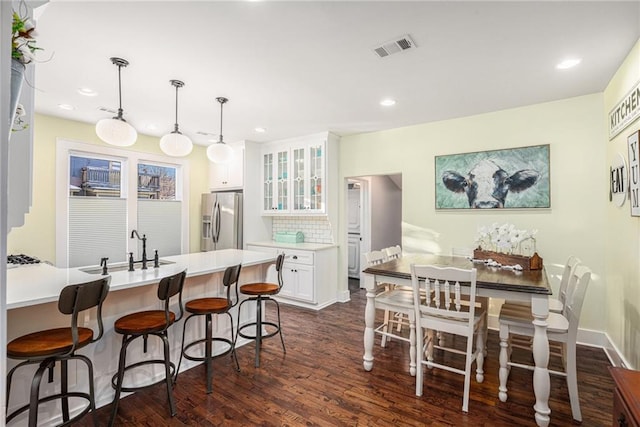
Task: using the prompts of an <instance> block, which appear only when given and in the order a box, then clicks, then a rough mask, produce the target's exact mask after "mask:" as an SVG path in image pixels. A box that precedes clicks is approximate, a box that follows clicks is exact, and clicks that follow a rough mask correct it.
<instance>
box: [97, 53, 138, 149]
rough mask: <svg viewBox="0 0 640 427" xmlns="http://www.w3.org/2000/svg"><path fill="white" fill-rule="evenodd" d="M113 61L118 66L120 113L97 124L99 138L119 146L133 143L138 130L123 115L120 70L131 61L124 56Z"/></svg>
mask: <svg viewBox="0 0 640 427" xmlns="http://www.w3.org/2000/svg"><path fill="white" fill-rule="evenodd" d="M111 62H113V64H114V65H115V66H117V67H118V100H119V107H118V115H117V116H116V117H114V118H112V119H102V120H100V121H99V122H98V123H97V124H96V134H97V135H98V138H100V139H101V140H103V141H104V142H106V143H107V144H111V145H117V146H119V147H128V146H129V145H133V143H134V142H136V139H138V132H136V130H135V129H134V127H133V126H131V125H130V124H129V123H127V122H126V120H125V119H124V117H122V81H121V78H120V71H121V69H122V67H126V66H127V65H129V61H127V60H125V59H122V58H111Z"/></svg>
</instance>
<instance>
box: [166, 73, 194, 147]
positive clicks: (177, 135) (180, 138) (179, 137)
mask: <svg viewBox="0 0 640 427" xmlns="http://www.w3.org/2000/svg"><path fill="white" fill-rule="evenodd" d="M169 83H171V85H172V86H174V87H175V88H176V123H175V125H174V129H173V132H171V133H168V134H166V135H165V136H163V137H162V138H161V139H160V149H161V150H162V151H163V152H164V153H165V154H166V155H168V156H173V157H182V156H186V155H187V154H189V153H191V150H193V142H191V139H189V137H188V136H185V135H183V134H182V132H180V130H179V129H178V88H181V87H182V86H184V83H183V82H181V81H180V80H170V81H169Z"/></svg>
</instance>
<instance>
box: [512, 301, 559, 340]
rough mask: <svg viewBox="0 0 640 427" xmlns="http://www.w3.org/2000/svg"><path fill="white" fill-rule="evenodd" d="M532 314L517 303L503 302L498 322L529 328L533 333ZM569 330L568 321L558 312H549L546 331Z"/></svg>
mask: <svg viewBox="0 0 640 427" xmlns="http://www.w3.org/2000/svg"><path fill="white" fill-rule="evenodd" d="M531 322H533V315H532V314H531V311H530V310H524V309H522V306H520V305H519V304H514V305H511V304H504V305H503V306H502V309H501V310H500V323H504V324H505V325H509V326H519V327H521V328H522V327H525V328H530V329H531V334H533V331H534V327H533V323H531ZM568 330H569V321H568V320H567V318H566V317H564V316H563V315H562V314H559V313H549V317H548V318H547V332H548V333H550V332H558V333H563V332H566V331H568Z"/></svg>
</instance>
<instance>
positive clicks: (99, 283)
mask: <svg viewBox="0 0 640 427" xmlns="http://www.w3.org/2000/svg"><path fill="white" fill-rule="evenodd" d="M110 280H111V277H109V276H107V277H103V278H101V279H99V280H94V281H92V282H87V283H82V284H76V285H69V286H66V287H65V288H63V289H62V291H61V292H60V297H59V298H58V310H59V311H60V313H62V314H66V315H70V316H71V326H70V327H68V328H55V329H47V330H44V331H40V332H33V333H31V334H28V335H23V336H21V337H19V338H16V339H14V340H12V341H11V342H10V343H9V344H8V345H7V357H9V358H11V359H20V360H24V362H21V363H19V364H18V365H16V366H15V367H14V368H13V369H11V370H10V371H9V374H8V375H7V402H6V403H7V408H9V393H10V391H11V380H12V378H13V374H14V372H15V371H16V370H17V369H18V368H20V367H22V366H26V365H30V364H39V366H38V369H37V370H36V372H35V374H34V376H33V379H32V381H31V394H30V397H29V403H28V404H26V405H24V406H22V407H20V408H18V409H16V410H15V411H13V412H12V413H10V414H8V415H7V419H6V422H7V423H8V422H9V421H11V420H13V419H14V418H15V417H16V416H17V415H18V414H21V413H23V412H24V411H26V410H27V409H28V410H29V427H36V426H37V425H38V406H39V405H40V404H41V403H44V402H49V401H52V400H60V401H61V404H62V420H63V423H62V424H60V425H69V424H71V423H73V422H74V421H77V420H79V419H80V418H81V417H83V416H84V415H86V414H87V413H88V412H89V411H94V410H95V408H96V403H95V394H94V386H93V364H92V363H91V360H90V359H89V358H88V357H86V356H84V355H81V354H76V351H77V350H79V349H81V348H83V347H85V346H87V345H89V344H91V343H94V342H96V341H98V340H99V339H100V338H102V334H103V332H104V328H103V326H102V303H103V302H104V300H105V298H106V297H107V294H108V292H109V282H110ZM94 307H95V312H96V322H97V331H94V330H93V329H91V328H87V327H82V326H78V317H79V314H80V313H81V312H83V311H85V310H88V309H92V308H94ZM45 321H46V320H45ZM96 332H97V333H96ZM69 360H79V361H82V362H84V363H85V364H86V365H87V370H88V374H89V375H88V377H89V378H88V379H89V392H88V393H86V392H81V391H69V378H68V372H69V371H68V362H69ZM57 362H60V372H61V375H60V392H59V393H56V394H52V395H48V396H43V397H40V396H39V394H40V383H41V381H42V376H43V375H44V372H45V371H46V370H49V382H50V383H51V382H53V368H54V367H55V365H56V363H57ZM69 398H81V399H85V400H87V401H88V403H89V404H88V405H87V407H85V408H84V409H83V410H82V411H81V412H80V413H78V414H76V415H74V416H73V418H69ZM94 422H95V419H94Z"/></svg>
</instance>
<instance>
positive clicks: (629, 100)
mask: <svg viewBox="0 0 640 427" xmlns="http://www.w3.org/2000/svg"><path fill="white" fill-rule="evenodd" d="M638 116H640V81H638V82H637V83H636V84H635V85H634V86H633V89H631V90H630V91H629V92H627V94H626V95H625V96H624V98H623V99H622V101H620V102H618V104H616V106H615V107H613V108H612V109H611V111H610V112H609V140H612V139H613V138H614V137H615V136H616V135H617V134H619V133H620V132H622V131H623V130H624V129H625V128H626V127H627V126H629V125H630V124H631V122H632V121H634V120H635V119H636V118H637V117H638Z"/></svg>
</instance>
